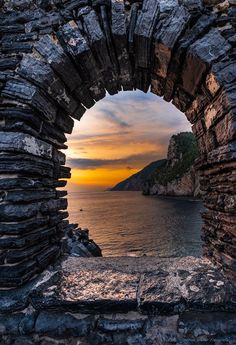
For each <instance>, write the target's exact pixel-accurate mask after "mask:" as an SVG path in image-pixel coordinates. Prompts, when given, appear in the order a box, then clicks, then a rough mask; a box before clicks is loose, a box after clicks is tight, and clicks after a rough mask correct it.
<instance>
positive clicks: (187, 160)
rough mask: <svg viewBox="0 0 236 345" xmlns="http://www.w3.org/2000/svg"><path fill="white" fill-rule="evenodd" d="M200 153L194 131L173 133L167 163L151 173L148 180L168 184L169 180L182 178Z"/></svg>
mask: <svg viewBox="0 0 236 345" xmlns="http://www.w3.org/2000/svg"><path fill="white" fill-rule="evenodd" d="M172 143H173V144H172ZM198 155H199V151H198V147H197V142H196V139H195V137H194V135H193V133H191V132H182V133H179V134H177V135H173V136H172V137H171V140H170V145H169V150H168V157H167V161H166V164H164V165H162V166H161V167H160V168H159V169H157V170H156V171H155V172H154V173H153V174H151V175H150V176H149V178H148V179H147V181H148V182H149V183H150V184H152V183H160V184H161V185H164V186H166V185H167V184H168V183H169V182H172V181H173V180H177V179H180V178H181V177H183V176H184V174H186V173H187V172H188V171H189V170H190V169H191V167H192V166H193V164H194V161H195V160H196V158H197V157H198Z"/></svg>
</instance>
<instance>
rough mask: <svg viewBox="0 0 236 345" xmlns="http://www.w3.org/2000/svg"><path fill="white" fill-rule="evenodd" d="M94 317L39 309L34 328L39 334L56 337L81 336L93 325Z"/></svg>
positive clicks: (86, 333) (87, 332)
mask: <svg viewBox="0 0 236 345" xmlns="http://www.w3.org/2000/svg"><path fill="white" fill-rule="evenodd" d="M94 323H95V321H94V318H93V316H89V315H86V314H71V313H62V312H56V311H55V312H47V311H41V312H40V313H39V316H38V318H37V320H36V324H35V330H36V332H37V333H39V334H48V335H50V334H52V335H54V336H55V335H56V336H57V337H68V336H73V337H78V336H80V337H82V336H86V335H88V334H89V332H90V330H91V329H92V328H93V327H94Z"/></svg>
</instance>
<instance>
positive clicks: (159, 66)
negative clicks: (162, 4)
mask: <svg viewBox="0 0 236 345" xmlns="http://www.w3.org/2000/svg"><path fill="white" fill-rule="evenodd" d="M190 18H191V16H190V14H189V12H188V11H187V9H186V8H185V7H184V6H180V7H177V8H176V9H175V10H174V11H173V12H172V14H171V15H170V16H169V17H167V19H166V21H165V22H164V24H163V26H162V29H161V31H160V33H159V34H158V37H157V38H156V41H155V58H156V67H155V73H156V74H157V75H158V76H159V77H161V78H166V76H167V71H168V66H169V63H170V59H171V56H172V52H173V49H174V46H175V44H176V42H177V41H178V39H179V37H180V36H181V34H182V32H183V31H184V29H185V28H186V26H187V24H188V21H189V20H190Z"/></svg>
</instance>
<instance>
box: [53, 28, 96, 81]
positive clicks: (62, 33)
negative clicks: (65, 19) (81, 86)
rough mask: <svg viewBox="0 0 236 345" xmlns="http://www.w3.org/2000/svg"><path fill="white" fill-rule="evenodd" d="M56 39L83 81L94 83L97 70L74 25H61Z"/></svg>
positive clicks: (86, 45) (90, 53)
mask: <svg viewBox="0 0 236 345" xmlns="http://www.w3.org/2000/svg"><path fill="white" fill-rule="evenodd" d="M58 38H59V40H60V42H61V44H62V45H63V48H64V49H65V50H66V52H67V53H68V54H69V55H70V56H71V58H72V59H73V60H74V62H75V64H76V66H77V68H78V69H79V70H80V72H81V73H80V75H81V77H82V78H83V80H85V81H86V82H88V83H92V82H94V81H96V80H97V79H98V77H99V70H98V68H97V65H96V62H95V60H94V57H93V54H92V52H91V49H90V48H89V46H88V43H87V41H86V40H85V38H84V37H83V36H82V34H81V32H80V31H79V28H78V26H77V25H76V23H74V22H71V23H68V24H66V25H63V26H62V27H61V29H60V30H59V32H58Z"/></svg>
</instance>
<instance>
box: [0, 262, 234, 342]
mask: <svg viewBox="0 0 236 345" xmlns="http://www.w3.org/2000/svg"><path fill="white" fill-rule="evenodd" d="M235 296H236V291H235V287H233V285H232V284H231V282H230V281H229V280H227V279H226V278H225V276H224V275H223V274H222V272H220V271H219V270H218V269H217V268H216V267H215V266H213V265H212V264H211V263H210V262H209V261H208V260H207V259H203V258H193V257H185V258H172V259H160V258H157V257H139V258H133V257H119V258H96V259H95V258H76V257H71V256H69V257H66V258H64V260H63V261H61V262H60V263H57V265H55V266H54V267H51V268H50V269H49V270H47V271H46V272H45V273H43V274H42V275H41V276H40V277H38V278H37V279H36V280H34V281H31V282H30V283H28V284H27V285H26V286H25V287H23V288H21V289H18V290H17V292H16V290H10V291H2V292H1V294H0V307H1V314H0V325H1V327H0V336H1V338H0V344H1V345H3V344H4V345H6V344H10V345H23V344H24V345H32V344H36V345H56V344H60V345H63V344H71V345H73V344H74V345H75V344H81V345H83V344H84V345H99V344H101V345H102V344H117V345H118V344H122V345H125V344H130V345H134V344H135V345H138V344H148V345H154V344H160V345H162V344H163V345H164V344H165V345H167V344H168V345H169V344H178V345H180V344H181V345H182V344H183V345H190V344H200V343H201V344H205V345H206V344H212V345H213V344H226V345H227V344H232V345H233V344H235V341H236V332H235V329H236V299H235Z"/></svg>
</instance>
